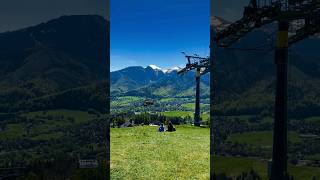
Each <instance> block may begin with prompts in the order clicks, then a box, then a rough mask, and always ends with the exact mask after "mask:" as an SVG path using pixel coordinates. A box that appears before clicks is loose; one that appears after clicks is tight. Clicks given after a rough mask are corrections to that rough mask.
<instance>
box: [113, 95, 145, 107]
mask: <svg viewBox="0 0 320 180" xmlns="http://www.w3.org/2000/svg"><path fill="white" fill-rule="evenodd" d="M140 101H141V102H142V101H143V98H141V97H136V96H122V97H117V98H116V99H115V100H113V101H111V106H112V107H117V106H129V105H130V103H134V102H140Z"/></svg>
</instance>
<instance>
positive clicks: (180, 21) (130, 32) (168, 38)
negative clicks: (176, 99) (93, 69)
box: [110, 0, 210, 71]
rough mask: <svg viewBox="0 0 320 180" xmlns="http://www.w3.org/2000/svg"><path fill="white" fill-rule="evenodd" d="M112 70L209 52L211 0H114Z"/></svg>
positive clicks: (178, 61)
mask: <svg viewBox="0 0 320 180" xmlns="http://www.w3.org/2000/svg"><path fill="white" fill-rule="evenodd" d="M110 3H111V4H110V20H111V21H110V22H111V27H110V28H111V29H110V32H111V39H110V41H111V71H115V70H119V69H122V68H124V67H128V66H147V65H150V64H155V65H157V66H159V67H161V68H168V67H175V66H184V65H185V62H186V60H185V59H184V56H183V55H182V54H181V52H182V51H185V52H187V53H190V54H193V53H197V54H199V55H201V56H207V55H209V37H210V30H209V23H210V18H209V17H210V0H197V1H196V0H122V1H118V0H111V2H110Z"/></svg>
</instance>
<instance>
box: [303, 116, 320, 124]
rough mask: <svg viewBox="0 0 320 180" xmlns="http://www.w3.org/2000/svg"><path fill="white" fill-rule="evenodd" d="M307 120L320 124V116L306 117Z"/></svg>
mask: <svg viewBox="0 0 320 180" xmlns="http://www.w3.org/2000/svg"><path fill="white" fill-rule="evenodd" d="M305 120H306V122H310V123H315V124H320V117H319V116H312V117H309V118H306V119H305Z"/></svg>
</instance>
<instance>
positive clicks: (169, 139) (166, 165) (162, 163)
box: [110, 126, 210, 179]
mask: <svg viewBox="0 0 320 180" xmlns="http://www.w3.org/2000/svg"><path fill="white" fill-rule="evenodd" d="M110 135H111V146H110V148H111V150H110V153H111V178H112V179H177V178H178V179H209V158H210V157H209V146H210V144H209V143H210V142H209V141H210V140H209V129H208V128H194V127H189V126H177V131H176V132H173V133H168V132H165V133H158V132H157V127H149V126H144V127H134V128H124V129H111V134H110Z"/></svg>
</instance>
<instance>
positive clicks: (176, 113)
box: [161, 111, 209, 120]
mask: <svg viewBox="0 0 320 180" xmlns="http://www.w3.org/2000/svg"><path fill="white" fill-rule="evenodd" d="M161 114H162V115H165V116H168V117H182V118H184V117H187V116H190V117H191V118H193V116H194V114H193V112H191V111H166V112H161ZM201 117H202V119H203V120H209V114H208V113H206V112H204V113H202V114H201Z"/></svg>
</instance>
